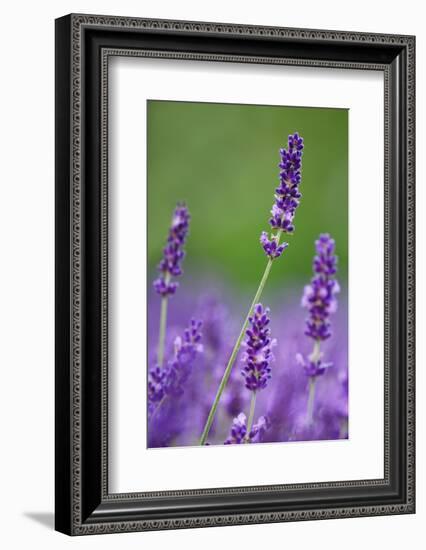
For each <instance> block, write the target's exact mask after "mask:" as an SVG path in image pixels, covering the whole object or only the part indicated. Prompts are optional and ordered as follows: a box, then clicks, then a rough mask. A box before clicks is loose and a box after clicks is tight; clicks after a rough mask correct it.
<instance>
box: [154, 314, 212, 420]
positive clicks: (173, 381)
mask: <svg viewBox="0 0 426 550" xmlns="http://www.w3.org/2000/svg"><path fill="white" fill-rule="evenodd" d="M201 327H202V322H201V321H196V320H195V319H191V322H190V325H189V327H188V328H186V329H185V331H184V335H183V338H182V337H180V336H178V337H176V339H175V343H174V356H173V359H172V360H171V361H169V363H168V365H167V366H166V367H164V368H160V367H158V366H156V367H154V368H152V369H150V370H149V373H148V414H149V415H151V414H152V413H153V412H154V411H155V409H156V408H157V407H158V406H159V405H160V403H161V401H162V400H163V399H164V398H165V397H166V396H175V397H179V396H180V395H182V394H183V393H184V390H185V384H186V383H187V381H188V378H189V376H190V374H191V370H192V366H193V363H194V361H195V359H196V357H197V355H199V354H200V353H202V351H203V345H202V344H201V338H202V333H201Z"/></svg>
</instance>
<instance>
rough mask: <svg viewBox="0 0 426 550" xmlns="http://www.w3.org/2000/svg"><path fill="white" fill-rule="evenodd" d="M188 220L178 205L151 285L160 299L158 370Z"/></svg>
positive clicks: (183, 206)
mask: <svg viewBox="0 0 426 550" xmlns="http://www.w3.org/2000/svg"><path fill="white" fill-rule="evenodd" d="M189 219H190V216H189V212H188V209H187V207H186V206H185V204H183V203H179V204H178V205H177V206H176V208H175V211H174V213H173V218H172V223H171V225H170V229H169V235H168V237H167V243H166V246H165V247H164V248H163V259H162V260H161V262H160V263H159V265H158V269H159V270H160V276H159V277H158V279H155V281H154V283H153V286H154V288H155V290H156V291H157V292H158V294H160V296H161V297H162V300H161V313H160V330H159V336H158V354H157V362H158V366H159V367H160V368H161V367H162V366H163V360H164V344H165V339H166V324H167V302H168V297H169V296H171V295H172V294H174V293H175V292H176V289H177V287H178V283H177V282H176V281H172V280H171V279H172V277H177V276H179V275H182V267H181V264H182V260H183V258H184V256H185V251H184V250H183V246H184V244H185V241H186V237H187V235H188V228H189Z"/></svg>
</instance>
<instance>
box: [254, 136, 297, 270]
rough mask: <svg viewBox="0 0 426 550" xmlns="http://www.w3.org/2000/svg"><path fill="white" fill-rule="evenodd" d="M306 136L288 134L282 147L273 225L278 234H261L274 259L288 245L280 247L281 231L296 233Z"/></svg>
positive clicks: (267, 251) (263, 242) (266, 248)
mask: <svg viewBox="0 0 426 550" xmlns="http://www.w3.org/2000/svg"><path fill="white" fill-rule="evenodd" d="M302 154H303V138H301V137H300V136H299V134H298V133H297V132H296V133H295V134H291V135H289V136H288V142H287V149H280V155H281V162H280V164H279V168H280V184H279V186H278V187H277V188H276V189H275V202H274V204H273V206H272V210H271V214H272V216H271V218H270V219H269V224H270V226H271V227H272V229H273V230H277V233H276V234H275V235H274V234H273V235H272V239H271V240H269V238H268V235H267V234H266V233H265V232H264V233H262V236H261V237H260V242H261V244H262V247H263V250H264V251H265V253H266V255H267V256H268V257H269V258H270V259H274V258H278V257H279V256H281V254H282V253H283V251H284V250H285V248H287V246H288V244H287V243H284V247H283V245H281V246H279V237H280V235H281V233H293V231H294V225H293V220H294V215H295V213H296V208H297V207H298V206H299V202H300V198H301V197H302V195H301V193H300V191H299V184H300V182H301V181H302V172H301V170H302Z"/></svg>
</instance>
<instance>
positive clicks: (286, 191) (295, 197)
mask: <svg viewBox="0 0 426 550" xmlns="http://www.w3.org/2000/svg"><path fill="white" fill-rule="evenodd" d="M302 149H303V139H302V138H301V137H300V136H299V134H298V133H295V134H293V135H290V136H288V147H287V150H286V149H281V150H280V153H281V162H280V164H279V167H280V169H281V171H280V185H279V186H278V187H277V189H276V190H275V204H274V205H273V207H272V211H271V212H272V218H271V219H270V220H269V223H270V225H271V227H272V229H273V231H275V233H272V234H271V236H270V237H268V235H267V233H266V232H263V233H262V235H261V237H260V243H261V245H262V248H263V250H264V252H265V254H266V256H267V257H268V262H267V264H266V267H265V271H264V273H263V276H262V278H261V280H260V283H259V286H258V288H257V291H256V294H255V295H254V298H253V301H252V304H255V303H257V302H258V301H259V300H260V297H261V295H262V292H263V289H264V287H265V285H266V282H267V280H268V277H269V273H270V271H271V268H272V261H273V260H274V259H275V258H279V257H280V256H281V254H282V253H283V252H284V250H285V249H286V248H287V246H288V244H287V243H283V244H281V245H280V237H281V233H292V232H293V231H294V226H293V218H294V214H295V212H296V208H297V207H298V205H299V200H300V198H301V196H302V195H301V194H300V192H299V184H300V181H301V178H302V176H301V168H302ZM250 313H251V306H250V309H249V311H248V313H247V316H246V318H245V320H244V322H243V325H242V327H241V330H240V333H239V335H238V337H237V340H236V342H235V345H234V347H233V349H232V352H231V355H230V357H229V360H228V363H227V365H226V367H225V372H224V373H223V376H222V380H221V382H220V384H219V387H218V390H217V392H216V395H215V398H214V400H213V403H212V406H211V408H210V412H209V414H208V416H207V419H206V423H205V425H204V429H203V431H202V433H201V437H200V445H204V444H205V442H206V441H207V436H208V434H209V431H210V428H211V426H212V423H213V420H214V417H215V415H216V411H217V407H218V405H219V400H220V398H221V396H222V394H223V391H224V389H225V387H226V384H227V382H228V380H229V377H230V374H231V370H232V367H233V365H234V361H235V359H236V357H237V354H238V351H239V349H240V346H241V342H242V340H243V338H244V335H245V333H246V329H247V325H248V323H249V318H250ZM264 351H266V350H264ZM269 354H270V350H269V352H268V357H265V358H264V359H262V358H261V357H256V358H254V356H252V357H251V358H250V359H248V357H249V355H250V353H248V355H247V354H246V362H247V365H246V373H245V374H244V373H243V374H244V376H245V378H246V386H247V387H248V388H249V389H252V390H253V391H254V392H255V391H256V389H260V388H264V387H265V386H266V383H267V380H268V378H269V377H270V368H269V360H270V357H269ZM254 399H255V398H253V403H254ZM252 420H253V418H252V416H250V422H251V421H252Z"/></svg>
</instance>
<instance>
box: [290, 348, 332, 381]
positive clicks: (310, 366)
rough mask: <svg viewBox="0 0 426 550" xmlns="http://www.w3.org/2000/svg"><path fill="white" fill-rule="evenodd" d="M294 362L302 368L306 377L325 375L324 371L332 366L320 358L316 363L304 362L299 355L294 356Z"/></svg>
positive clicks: (309, 360)
mask: <svg viewBox="0 0 426 550" xmlns="http://www.w3.org/2000/svg"><path fill="white" fill-rule="evenodd" d="M296 361H297V362H298V364H299V365H300V366H301V367H303V370H304V371H305V374H306V376H320V375H321V374H324V373H325V371H326V369H329V368H330V367H332V366H333V363H324V362H323V361H322V359H321V356H320V357H319V358H318V359H317V360H316V361H312V360H311V359H308V360H305V358H304V357H303V355H302V354H301V353H297V354H296Z"/></svg>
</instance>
